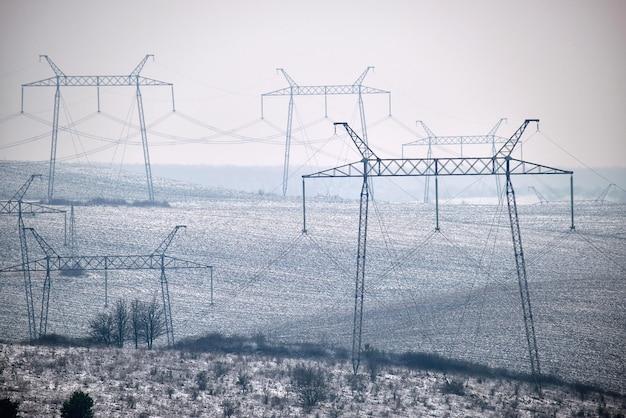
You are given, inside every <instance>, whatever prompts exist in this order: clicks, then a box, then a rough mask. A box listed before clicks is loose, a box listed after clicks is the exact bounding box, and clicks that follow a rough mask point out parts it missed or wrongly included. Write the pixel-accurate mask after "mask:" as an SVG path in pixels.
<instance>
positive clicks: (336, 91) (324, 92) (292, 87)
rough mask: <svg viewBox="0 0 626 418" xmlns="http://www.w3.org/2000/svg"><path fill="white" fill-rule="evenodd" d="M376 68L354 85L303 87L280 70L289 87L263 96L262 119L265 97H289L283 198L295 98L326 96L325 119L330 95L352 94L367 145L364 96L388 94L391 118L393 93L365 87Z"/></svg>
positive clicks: (364, 72)
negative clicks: (355, 99)
mask: <svg viewBox="0 0 626 418" xmlns="http://www.w3.org/2000/svg"><path fill="white" fill-rule="evenodd" d="M373 69H374V67H371V66H370V67H367V68H366V69H365V71H363V72H362V73H361V75H360V76H359V77H358V78H357V79H356V80H355V82H354V83H352V84H333V85H318V86H301V85H299V84H298V83H296V82H295V81H294V80H293V78H291V76H289V74H287V72H286V71H285V70H284V69H283V68H278V69H277V71H279V72H280V73H281V74H282V75H283V77H285V80H287V83H288V84H289V87H285V88H282V89H278V90H274V91H270V92H268V93H263V94H262V95H261V118H263V117H264V114H263V101H264V99H265V97H270V96H289V105H288V108H287V130H286V134H285V157H284V162H283V189H282V191H283V196H285V195H286V194H287V185H288V182H289V153H290V149H291V129H292V120H293V106H294V102H293V97H294V96H324V117H328V96H329V95H345V94H352V95H356V96H357V100H358V105H359V116H360V119H361V137H362V138H363V140H364V141H365V142H366V143H367V124H366V122H365V106H364V104H363V95H365V94H386V95H388V98H389V116H391V92H390V91H388V90H382V89H379V88H374V87H368V86H364V85H363V81H364V80H365V77H366V76H367V73H368V72H369V71H370V70H373Z"/></svg>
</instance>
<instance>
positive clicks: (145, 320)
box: [141, 296, 165, 350]
mask: <svg viewBox="0 0 626 418" xmlns="http://www.w3.org/2000/svg"><path fill="white" fill-rule="evenodd" d="M141 322H142V324H143V336H144V339H145V341H146V344H148V349H149V350H150V349H151V348H152V344H153V343H154V340H155V339H157V338H158V337H159V336H161V335H163V334H165V315H164V314H163V308H162V307H161V306H160V305H159V303H158V302H157V298H156V296H153V297H152V301H150V303H148V304H146V305H145V307H144V309H142V316H141Z"/></svg>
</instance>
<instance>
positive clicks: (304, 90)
mask: <svg viewBox="0 0 626 418" xmlns="http://www.w3.org/2000/svg"><path fill="white" fill-rule="evenodd" d="M359 90H360V91H361V94H389V93H391V92H390V91H389V90H383V89H379V88H375V87H368V86H359V85H354V84H331V85H322V86H293V87H285V88H282V89H278V90H274V91H270V92H268V93H263V94H262V96H289V95H292V94H293V95H294V96H324V95H327V96H331V95H338V94H359Z"/></svg>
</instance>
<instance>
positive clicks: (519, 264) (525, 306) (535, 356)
mask: <svg viewBox="0 0 626 418" xmlns="http://www.w3.org/2000/svg"><path fill="white" fill-rule="evenodd" d="M506 196H507V205H508V209H509V221H510V223H511V235H512V238H513V253H514V255H515V267H516V269H517V279H518V285H519V292H520V299H521V302H522V315H523V317H524V329H525V331H526V342H527V344H528V357H529V360H530V370H531V373H532V376H533V379H534V381H535V389H536V390H537V392H539V393H541V367H540V364H539V350H538V349H537V339H536V336H535V322H534V319H533V312H532V307H531V303H530V292H529V291H528V280H527V277H526V262H525V259H524V250H523V247H522V235H521V231H520V226H519V218H518V214H517V203H516V201H515V191H514V190H513V184H512V183H511V176H510V175H509V170H508V161H507V175H506Z"/></svg>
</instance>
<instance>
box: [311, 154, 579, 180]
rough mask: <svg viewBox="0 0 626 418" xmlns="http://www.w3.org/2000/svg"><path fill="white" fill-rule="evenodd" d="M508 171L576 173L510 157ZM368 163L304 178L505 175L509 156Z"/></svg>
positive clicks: (516, 172)
mask: <svg viewBox="0 0 626 418" xmlns="http://www.w3.org/2000/svg"><path fill="white" fill-rule="evenodd" d="M509 160H510V162H509V170H510V174H512V175H521V174H524V175H533V174H573V172H572V171H568V170H562V169H559V168H554V167H549V166H546V165H541V164H537V163H533V162H530V161H524V160H518V159H514V158H510V159H509ZM368 161H369V164H363V161H355V162H353V163H349V164H345V165H342V166H339V167H334V168H330V169H327V170H322V171H318V172H317V173H312V174H307V175H304V176H302V177H303V178H320V177H324V178H326V177H363V174H364V173H363V170H364V169H367V170H368V171H367V173H366V174H367V176H377V177H392V176H404V177H424V176H463V175H474V176H487V175H504V174H506V170H507V169H506V161H507V159H506V158H498V157H474V158H472V157H467V158H383V159H369V160H368Z"/></svg>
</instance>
